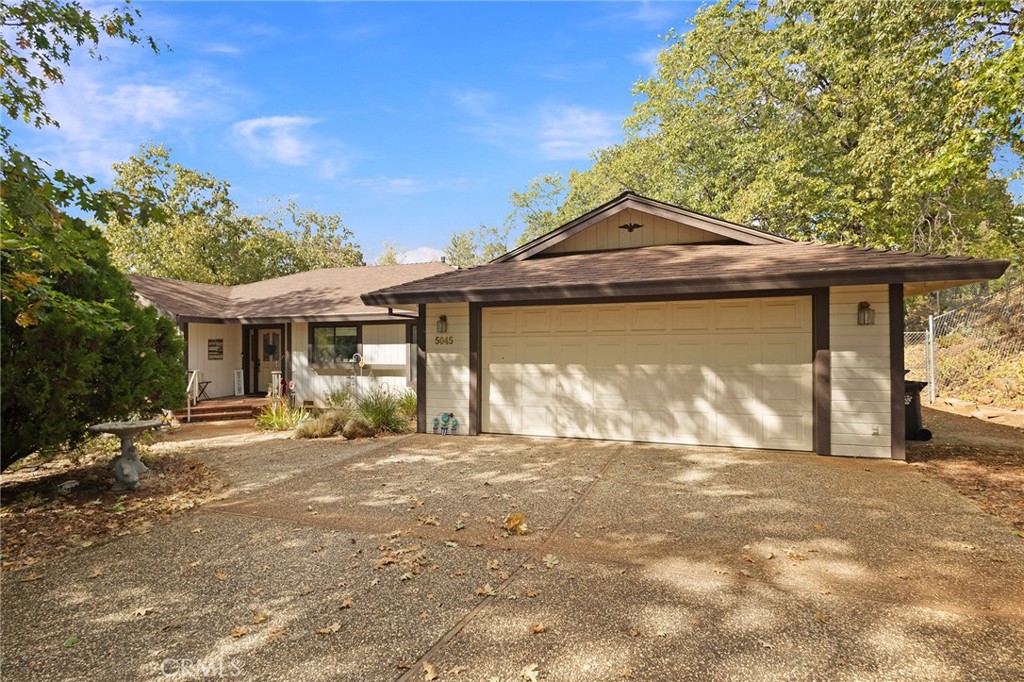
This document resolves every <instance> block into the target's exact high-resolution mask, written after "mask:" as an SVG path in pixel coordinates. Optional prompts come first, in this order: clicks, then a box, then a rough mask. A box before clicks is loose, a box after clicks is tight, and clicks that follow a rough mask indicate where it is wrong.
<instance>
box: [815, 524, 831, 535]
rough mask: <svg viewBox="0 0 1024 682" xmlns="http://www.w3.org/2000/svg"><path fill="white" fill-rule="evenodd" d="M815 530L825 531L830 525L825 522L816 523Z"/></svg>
mask: <svg viewBox="0 0 1024 682" xmlns="http://www.w3.org/2000/svg"><path fill="white" fill-rule="evenodd" d="M814 530H816V531H818V532H819V533H824V532H825V531H827V530H828V526H826V525H825V524H824V523H816V524H814Z"/></svg>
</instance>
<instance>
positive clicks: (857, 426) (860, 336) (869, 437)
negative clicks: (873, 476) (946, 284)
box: [829, 285, 892, 457]
mask: <svg viewBox="0 0 1024 682" xmlns="http://www.w3.org/2000/svg"><path fill="white" fill-rule="evenodd" d="M860 301H867V302H868V303H870V304H871V307H872V308H873V309H874V310H875V324H874V325H872V326H859V325H858V324H857V303H858V302H860ZM829 318H830V320H831V326H830V333H829V334H830V337H831V344H830V345H831V348H832V454H833V455H847V456H855V457H890V456H891V452H892V450H891V441H890V435H891V433H892V432H891V430H890V429H891V403H890V395H891V385H892V379H891V376H890V365H889V289H888V287H886V286H884V285H883V286H864V287H834V288H832V290H831V292H830V294H829Z"/></svg>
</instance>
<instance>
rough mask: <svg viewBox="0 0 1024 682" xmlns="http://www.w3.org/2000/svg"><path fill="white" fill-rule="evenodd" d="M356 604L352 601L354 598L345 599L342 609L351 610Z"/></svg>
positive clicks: (342, 602) (342, 601)
mask: <svg viewBox="0 0 1024 682" xmlns="http://www.w3.org/2000/svg"><path fill="white" fill-rule="evenodd" d="M355 605H356V603H355V602H354V601H353V600H352V597H345V598H344V599H342V600H341V608H343V609H350V608H352V607H353V606H355Z"/></svg>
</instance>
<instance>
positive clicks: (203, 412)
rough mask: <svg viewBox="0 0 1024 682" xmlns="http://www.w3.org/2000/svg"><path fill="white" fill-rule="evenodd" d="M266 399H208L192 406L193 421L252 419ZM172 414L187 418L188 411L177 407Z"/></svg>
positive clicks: (176, 416)
mask: <svg viewBox="0 0 1024 682" xmlns="http://www.w3.org/2000/svg"><path fill="white" fill-rule="evenodd" d="M265 404H266V400H247V401H236V400H232V401H221V400H216V399H214V400H208V401H203V402H201V403H199V404H198V405H194V406H193V407H192V421H193V422H210V421H226V420H231V419H253V418H254V417H256V415H258V414H259V413H260V410H262V409H263V406H264V405H265ZM174 416H175V418H176V419H178V420H179V421H186V420H187V419H188V411H187V410H185V409H179V410H175V411H174Z"/></svg>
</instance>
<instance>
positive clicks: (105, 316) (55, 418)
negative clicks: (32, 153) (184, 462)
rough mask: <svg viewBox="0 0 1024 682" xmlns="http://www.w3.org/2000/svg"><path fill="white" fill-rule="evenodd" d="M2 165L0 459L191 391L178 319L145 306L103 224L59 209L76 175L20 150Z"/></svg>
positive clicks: (145, 411) (55, 444) (44, 447)
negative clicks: (51, 168)
mask: <svg viewBox="0 0 1024 682" xmlns="http://www.w3.org/2000/svg"><path fill="white" fill-rule="evenodd" d="M2 165H3V172H2V175H3V177H4V178H5V182H4V191H3V195H2V211H0V216H2V219H0V227H2V236H3V239H2V241H3V249H2V251H0V279H2V289H3V305H2V306H0V369H2V376H0V392H2V395H0V404H2V410H0V412H2V420H0V422H2V427H3V449H2V453H0V469H4V468H7V467H8V466H10V465H11V464H12V463H14V462H16V461H17V460H19V459H21V458H22V457H26V456H28V455H30V454H32V453H34V452H39V453H41V454H45V453H48V452H53V451H56V450H58V449H61V448H64V447H66V446H69V445H70V446H72V447H73V446H75V445H77V444H78V443H79V442H81V441H82V439H83V438H84V437H85V436H86V435H87V434H86V429H87V427H88V426H89V425H90V424H95V423H97V422H101V421H111V420H115V419H126V418H130V417H133V416H149V415H154V414H159V413H160V410H161V408H174V407H178V406H179V405H181V404H183V403H184V401H185V370H184V368H183V366H182V341H181V338H180V336H179V334H178V331H177V329H176V328H175V326H174V323H173V322H172V321H171V320H169V319H168V318H166V317H162V316H160V315H159V314H158V313H157V311H156V309H155V308H152V307H149V308H142V307H140V306H139V305H138V304H137V302H136V300H135V296H134V293H133V292H132V287H131V283H130V282H129V281H128V279H127V278H126V277H125V276H124V275H123V274H122V273H120V272H119V271H118V270H117V269H116V268H114V266H113V265H112V264H111V261H110V254H109V250H108V246H107V242H106V241H105V240H104V238H103V235H102V233H101V232H100V231H99V230H97V229H95V228H94V227H92V226H90V225H89V224H88V223H86V221H85V220H83V219H81V218H76V217H72V216H70V215H67V214H64V213H62V212H61V211H62V210H63V209H65V208H67V207H68V199H67V197H68V196H69V194H68V191H67V190H68V188H67V187H65V186H64V184H63V183H66V182H67V181H68V180H67V176H64V175H60V174H57V173H55V175H54V178H53V179H51V178H49V177H47V175H46V174H45V173H44V172H43V171H42V170H41V169H40V167H39V166H38V165H36V164H35V163H34V162H32V161H31V160H30V159H28V158H27V157H25V156H23V155H21V154H19V153H17V152H14V153H12V154H10V155H9V156H7V158H5V159H4V160H3V164H2ZM83 191H85V190H83ZM90 196H93V195H90ZM94 199H96V197H94ZM96 200H97V201H98V199H96ZM79 208H83V209H88V207H82V206H80V207H77V208H75V210H76V211H77V210H79ZM94 208H98V206H97V207H94ZM97 215H100V214H97Z"/></svg>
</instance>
